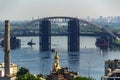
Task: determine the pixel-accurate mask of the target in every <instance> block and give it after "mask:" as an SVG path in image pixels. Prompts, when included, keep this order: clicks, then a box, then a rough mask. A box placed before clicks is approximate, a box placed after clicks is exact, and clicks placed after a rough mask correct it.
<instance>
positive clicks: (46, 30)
mask: <svg viewBox="0 0 120 80" xmlns="http://www.w3.org/2000/svg"><path fill="white" fill-rule="evenodd" d="M39 42H40V51H50V50H51V23H50V21H49V20H47V19H44V20H42V21H41V22H40V23H39Z"/></svg>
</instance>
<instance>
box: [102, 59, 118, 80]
mask: <svg viewBox="0 0 120 80" xmlns="http://www.w3.org/2000/svg"><path fill="white" fill-rule="evenodd" d="M101 80H120V60H118V59H115V60H107V61H105V76H103V77H102V78H101Z"/></svg>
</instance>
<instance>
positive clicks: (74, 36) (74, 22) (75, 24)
mask: <svg viewBox="0 0 120 80" xmlns="http://www.w3.org/2000/svg"><path fill="white" fill-rule="evenodd" d="M51 19H67V21H68V51H69V52H72V51H79V49H80V47H79V32H80V31H79V30H80V29H79V27H80V24H81V23H84V24H88V25H91V26H93V27H97V28H99V29H100V30H102V31H105V32H107V33H108V34H109V35H110V36H112V37H113V38H114V39H117V40H119V38H118V37H117V36H116V35H115V34H113V33H112V32H111V31H109V30H107V29H105V28H103V27H102V26H100V25H97V24H95V23H91V22H89V21H86V20H83V19H78V18H75V17H66V16H54V17H44V18H41V19H35V20H33V21H30V22H29V23H35V22H39V41H40V50H41V51H50V50H51V22H50V20H51Z"/></svg>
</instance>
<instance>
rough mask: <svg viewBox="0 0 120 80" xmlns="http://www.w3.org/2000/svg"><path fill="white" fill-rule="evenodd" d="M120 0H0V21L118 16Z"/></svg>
mask: <svg viewBox="0 0 120 80" xmlns="http://www.w3.org/2000/svg"><path fill="white" fill-rule="evenodd" d="M119 3H120V0H0V19H1V20H5V19H10V20H29V19H32V17H34V18H38V17H46V16H73V17H87V16H90V17H99V16H104V17H105V16H119V14H120V10H119V9H120V5H119Z"/></svg>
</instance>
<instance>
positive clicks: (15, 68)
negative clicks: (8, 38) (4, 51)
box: [0, 63, 18, 77]
mask: <svg viewBox="0 0 120 80" xmlns="http://www.w3.org/2000/svg"><path fill="white" fill-rule="evenodd" d="M17 72H18V66H17V65H16V64H10V76H11V77H13V76H16V74H17ZM0 77H4V63H0Z"/></svg>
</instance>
